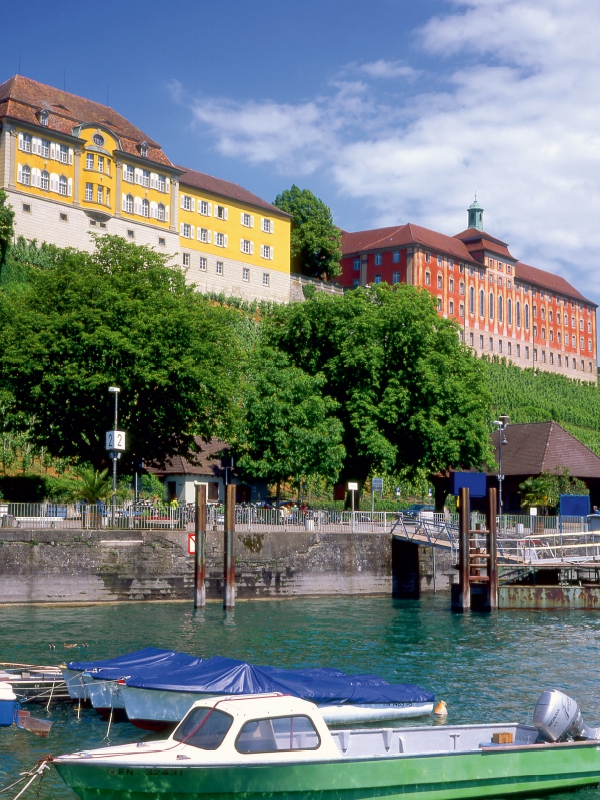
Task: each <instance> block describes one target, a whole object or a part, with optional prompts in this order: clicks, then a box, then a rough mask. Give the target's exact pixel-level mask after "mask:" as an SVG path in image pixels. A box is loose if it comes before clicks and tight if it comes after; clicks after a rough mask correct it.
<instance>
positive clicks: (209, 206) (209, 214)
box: [208, 203, 212, 217]
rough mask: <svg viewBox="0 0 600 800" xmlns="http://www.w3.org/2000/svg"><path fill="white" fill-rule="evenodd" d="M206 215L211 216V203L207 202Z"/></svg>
mask: <svg viewBox="0 0 600 800" xmlns="http://www.w3.org/2000/svg"><path fill="white" fill-rule="evenodd" d="M208 216H209V217H212V203H209V204H208Z"/></svg>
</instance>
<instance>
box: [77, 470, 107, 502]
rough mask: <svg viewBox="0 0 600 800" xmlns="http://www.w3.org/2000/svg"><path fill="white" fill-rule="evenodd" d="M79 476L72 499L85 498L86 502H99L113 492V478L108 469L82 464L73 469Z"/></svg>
mask: <svg viewBox="0 0 600 800" xmlns="http://www.w3.org/2000/svg"><path fill="white" fill-rule="evenodd" d="M73 474H74V475H75V476H76V477H77V478H79V480H78V481H77V483H76V484H75V487H74V489H73V492H72V495H71V500H73V501H75V502H76V501H78V500H85V501H86V503H97V502H98V500H106V498H107V497H110V496H111V494H112V478H111V477H110V476H109V471H108V469H103V470H101V471H99V470H96V469H94V468H93V467H90V466H85V465H81V466H79V467H76V468H75V469H74V470H73Z"/></svg>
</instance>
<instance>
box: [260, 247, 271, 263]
mask: <svg viewBox="0 0 600 800" xmlns="http://www.w3.org/2000/svg"><path fill="white" fill-rule="evenodd" d="M260 255H261V258H266V259H268V260H269V261H272V260H273V248H272V247H271V246H270V245H268V244H261V246H260Z"/></svg>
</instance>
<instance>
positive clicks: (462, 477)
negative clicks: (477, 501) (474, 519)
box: [450, 472, 487, 497]
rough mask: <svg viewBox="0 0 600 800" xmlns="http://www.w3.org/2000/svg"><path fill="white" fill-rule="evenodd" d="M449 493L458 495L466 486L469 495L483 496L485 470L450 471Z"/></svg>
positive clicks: (484, 492)
mask: <svg viewBox="0 0 600 800" xmlns="http://www.w3.org/2000/svg"><path fill="white" fill-rule="evenodd" d="M450 478H451V484H450V486H451V488H450V494H453V495H458V494H459V492H460V490H461V489H463V488H466V489H468V490H469V494H470V496H471V497H485V495H486V490H487V481H486V474H485V472H452V473H451V475H450Z"/></svg>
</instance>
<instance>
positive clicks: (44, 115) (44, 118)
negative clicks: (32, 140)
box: [40, 108, 50, 127]
mask: <svg viewBox="0 0 600 800" xmlns="http://www.w3.org/2000/svg"><path fill="white" fill-rule="evenodd" d="M49 116H50V112H49V111H48V109H47V108H45V109H43V111H40V125H45V126H46V127H48V117H49Z"/></svg>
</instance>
